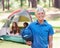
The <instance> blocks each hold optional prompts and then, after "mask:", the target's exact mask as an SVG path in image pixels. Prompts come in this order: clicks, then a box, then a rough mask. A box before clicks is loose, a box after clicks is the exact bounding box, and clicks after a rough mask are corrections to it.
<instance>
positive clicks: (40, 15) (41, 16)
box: [36, 12, 45, 20]
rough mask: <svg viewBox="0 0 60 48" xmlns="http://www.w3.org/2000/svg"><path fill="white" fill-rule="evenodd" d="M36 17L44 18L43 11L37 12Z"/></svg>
mask: <svg viewBox="0 0 60 48" xmlns="http://www.w3.org/2000/svg"><path fill="white" fill-rule="evenodd" d="M36 17H37V18H38V20H44V17H45V13H44V12H37V13H36Z"/></svg>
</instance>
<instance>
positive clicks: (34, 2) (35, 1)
mask: <svg viewBox="0 0 60 48" xmlns="http://www.w3.org/2000/svg"><path fill="white" fill-rule="evenodd" d="M31 4H32V8H36V7H37V0H31Z"/></svg>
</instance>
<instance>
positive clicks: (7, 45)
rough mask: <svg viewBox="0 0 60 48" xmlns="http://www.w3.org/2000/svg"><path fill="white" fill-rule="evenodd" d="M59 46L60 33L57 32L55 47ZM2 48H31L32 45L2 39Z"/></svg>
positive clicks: (54, 40) (54, 38)
mask: <svg viewBox="0 0 60 48" xmlns="http://www.w3.org/2000/svg"><path fill="white" fill-rule="evenodd" d="M59 47H60V33H55V34H54V37H53V48H59ZM0 48H30V46H27V45H25V44H20V43H15V42H10V41H1V40H0Z"/></svg>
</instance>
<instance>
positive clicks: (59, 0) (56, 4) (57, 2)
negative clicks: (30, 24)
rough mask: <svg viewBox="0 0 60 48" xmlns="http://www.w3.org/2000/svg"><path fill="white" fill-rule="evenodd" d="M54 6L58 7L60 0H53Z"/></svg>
mask: <svg viewBox="0 0 60 48" xmlns="http://www.w3.org/2000/svg"><path fill="white" fill-rule="evenodd" d="M54 7H56V8H60V0H54Z"/></svg>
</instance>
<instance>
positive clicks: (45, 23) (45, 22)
mask: <svg viewBox="0 0 60 48" xmlns="http://www.w3.org/2000/svg"><path fill="white" fill-rule="evenodd" d="M36 24H40V23H39V22H38V20H37V21H36ZM47 24H48V23H47V21H46V20H44V23H43V24H40V25H47Z"/></svg>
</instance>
